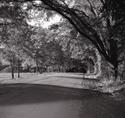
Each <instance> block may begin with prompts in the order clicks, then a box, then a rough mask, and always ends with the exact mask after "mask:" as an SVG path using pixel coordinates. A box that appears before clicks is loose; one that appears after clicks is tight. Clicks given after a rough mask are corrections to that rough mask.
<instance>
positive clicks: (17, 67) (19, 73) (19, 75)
mask: <svg viewBox="0 0 125 118" xmlns="http://www.w3.org/2000/svg"><path fill="white" fill-rule="evenodd" d="M17 68H18V78H20V61H19V59H18V67H17Z"/></svg>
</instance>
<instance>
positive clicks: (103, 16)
mask: <svg viewBox="0 0 125 118" xmlns="http://www.w3.org/2000/svg"><path fill="white" fill-rule="evenodd" d="M5 1H6V0H5ZM28 1H29V0H22V1H18V0H17V1H16V3H18V7H19V4H21V5H22V2H28ZM40 1H42V2H40V3H39V4H36V3H35V2H32V5H33V6H35V7H36V8H38V9H40V10H42V9H44V10H53V11H56V12H57V13H58V14H60V15H61V16H63V18H65V19H67V20H68V21H69V22H70V23H71V24H72V25H73V26H74V28H75V29H76V30H77V31H78V32H79V33H80V34H81V35H82V36H83V37H85V38H87V39H88V40H90V41H91V42H92V44H94V46H95V47H96V48H97V49H98V51H99V52H100V54H101V55H102V57H104V58H105V60H106V61H107V62H108V66H109V65H110V67H111V69H112V71H114V72H113V78H114V79H117V78H118V75H119V72H120V71H119V70H118V69H119V65H120V64H121V62H122V60H123V58H124V56H121V55H123V52H124V42H125V41H124V34H125V32H124V31H125V30H124V28H125V23H124V21H125V17H124V16H125V12H124V6H125V5H124V4H125V3H124V1H123V0H121V1H118V0H115V1H114V0H84V1H83V0H40ZM6 2H7V3H9V2H13V3H15V2H14V1H13V0H8V1H6ZM43 3H44V4H43ZM27 4H29V3H27ZM32 5H31V4H29V6H28V7H27V8H28V9H30V8H31V7H30V6H32ZM14 8H15V7H14ZM16 8H17V5H16ZM19 8H20V7H19ZM14 10H15V11H17V10H16V9H14ZM17 16H18V14H17ZM13 21H14V20H13ZM122 57H123V58H122Z"/></svg>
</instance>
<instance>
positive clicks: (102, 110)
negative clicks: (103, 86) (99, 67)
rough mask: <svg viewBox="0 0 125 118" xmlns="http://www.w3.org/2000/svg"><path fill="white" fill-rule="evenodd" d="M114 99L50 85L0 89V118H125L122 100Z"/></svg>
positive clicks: (109, 96) (106, 95) (120, 97)
mask: <svg viewBox="0 0 125 118" xmlns="http://www.w3.org/2000/svg"><path fill="white" fill-rule="evenodd" d="M116 96H117V97H112V96H111V95H108V94H101V93H99V92H95V91H90V90H80V89H73V88H65V87H58V86H52V85H38V84H7V85H0V118H125V99H124V97H123V95H116Z"/></svg>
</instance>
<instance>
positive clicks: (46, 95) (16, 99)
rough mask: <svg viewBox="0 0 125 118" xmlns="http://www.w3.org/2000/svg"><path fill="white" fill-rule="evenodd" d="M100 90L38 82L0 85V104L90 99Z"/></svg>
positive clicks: (97, 94) (98, 93) (99, 94)
mask: <svg viewBox="0 0 125 118" xmlns="http://www.w3.org/2000/svg"><path fill="white" fill-rule="evenodd" d="M101 95H102V94H101V93H100V92H96V91H91V90H81V89H73V88H65V87H59V86H52V85H38V84H4V85H0V105H11V104H32V103H41V102H54V101H64V100H78V99H92V98H94V97H97V96H101Z"/></svg>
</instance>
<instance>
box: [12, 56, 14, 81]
mask: <svg viewBox="0 0 125 118" xmlns="http://www.w3.org/2000/svg"><path fill="white" fill-rule="evenodd" d="M11 75H12V79H14V57H12V61H11Z"/></svg>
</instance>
